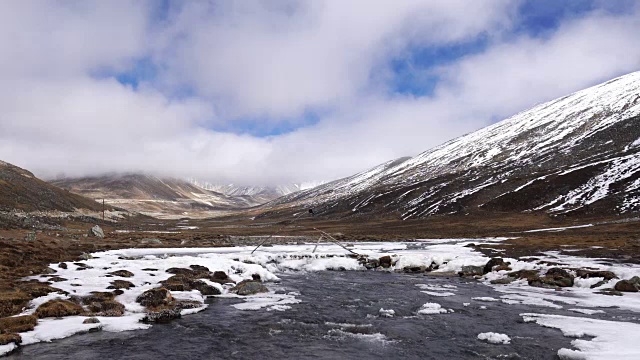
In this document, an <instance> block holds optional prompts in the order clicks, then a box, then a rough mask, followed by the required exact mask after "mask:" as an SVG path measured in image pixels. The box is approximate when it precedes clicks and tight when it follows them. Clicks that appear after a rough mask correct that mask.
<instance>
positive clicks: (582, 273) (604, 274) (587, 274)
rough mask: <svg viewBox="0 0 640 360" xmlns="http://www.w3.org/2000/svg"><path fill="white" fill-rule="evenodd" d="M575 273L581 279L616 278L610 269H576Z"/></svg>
mask: <svg viewBox="0 0 640 360" xmlns="http://www.w3.org/2000/svg"><path fill="white" fill-rule="evenodd" d="M576 275H577V276H578V277H581V278H583V279H589V278H594V277H601V278H604V279H605V280H611V279H615V278H616V274H614V273H613V272H612V271H599V270H598V271H592V270H577V271H576Z"/></svg>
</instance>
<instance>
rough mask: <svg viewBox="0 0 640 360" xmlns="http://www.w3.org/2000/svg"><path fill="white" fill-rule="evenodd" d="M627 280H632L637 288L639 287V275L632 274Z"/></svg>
mask: <svg viewBox="0 0 640 360" xmlns="http://www.w3.org/2000/svg"><path fill="white" fill-rule="evenodd" d="M629 281H630V282H632V283H633V284H634V285H635V286H637V287H638V288H640V277H638V276H634V277H632V278H631V279H629Z"/></svg>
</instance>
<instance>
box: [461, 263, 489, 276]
mask: <svg viewBox="0 0 640 360" xmlns="http://www.w3.org/2000/svg"><path fill="white" fill-rule="evenodd" d="M458 275H459V276H482V275H484V266H473V265H466V266H463V267H462V269H461V270H460V271H458Z"/></svg>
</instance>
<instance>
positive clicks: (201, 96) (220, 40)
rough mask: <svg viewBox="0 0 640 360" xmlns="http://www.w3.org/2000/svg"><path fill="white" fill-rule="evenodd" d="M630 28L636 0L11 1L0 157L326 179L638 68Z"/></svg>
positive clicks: (1, 35)
mask: <svg viewBox="0 0 640 360" xmlns="http://www.w3.org/2000/svg"><path fill="white" fill-rule="evenodd" d="M638 33H640V4H639V3H638V2H637V1H632V0H617V1H605V0H592V1H577V0H568V1H553V0H535V1H525V0H513V1H510V0H487V1H466V0H446V1H444V0H443V1H436V0H433V1H421V0H403V1H399V2H391V1H385V0H347V1H330V0H327V1H324V0H318V1H313V2H310V1H302V0H279V1H258V0H243V1H232V0H224V1H218V0H203V1H189V2H185V1H172V0H166V1H151V0H149V1H144V0H143V1H138V0H122V1H118V2H103V1H99V0H87V1H84V2H82V3H78V2H74V1H71V0H70V1H64V0H63V1H56V2H45V3H42V2H39V1H37V0H25V1H20V2H3V3H1V4H0V55H1V56H0V76H1V77H2V78H3V82H2V84H0V108H2V109H3V112H2V113H0V159H2V160H5V161H9V162H14V163H16V164H18V165H21V166H23V167H25V168H28V169H30V170H32V171H34V172H36V173H37V174H39V175H41V176H45V177H46V176H51V175H52V174H53V175H55V174H58V173H61V172H64V173H65V174H68V175H72V176H80V175H87V174H96V173H99V172H113V171H129V172H130V171H144V172H152V173H157V174H166V175H172V176H174V175H175V176H186V177H198V178H202V179H206V180H211V181H214V182H215V181H221V182H244V183H248V184H255V183H283V182H291V181H296V182H299V181H314V180H329V179H333V178H337V177H341V176H347V175H351V174H353V173H355V172H358V171H361V170H364V169H367V168H368V167H371V166H375V165H377V164H379V163H382V162H385V161H387V160H390V159H394V158H398V157H402V156H411V155H416V154H418V153H420V152H422V151H425V150H427V149H429V148H431V147H434V146H437V145H439V144H441V143H443V142H446V141H448V140H450V139H452V138H455V137H456V136H460V135H462V134H465V133H468V132H471V131H474V130H476V129H479V128H481V127H483V126H486V125H488V124H491V123H493V122H496V121H500V120H502V119H505V118H507V117H508V116H510V115H512V114H514V113H517V112H519V111H522V110H525V109H527V108H528V107H531V106H533V105H535V104H538V103H540V102H543V101H547V100H552V99H554V98H557V97H561V96H564V95H567V94H568V93H571V92H573V91H577V90H580V89H583V88H586V87H588V86H591V85H595V84H597V83H599V82H603V81H606V80H608V79H611V78H613V77H616V76H620V75H623V74H625V73H629V72H632V71H638V70H639V69H640V45H639V42H638V41H637V34H638ZM16 34H20V36H16ZM51 134H55V136H52V135H51ZM95 134H100V136H99V137H96V136H95ZM33 143H38V145H39V146H37V147H34V146H30V145H29V144H33ZM78 149H82V150H81V151H78ZM69 159H73V161H69ZM95 159H101V161H100V163H96V161H95ZM61 169H62V170H61Z"/></svg>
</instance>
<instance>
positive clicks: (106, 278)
mask: <svg viewBox="0 0 640 360" xmlns="http://www.w3.org/2000/svg"><path fill="white" fill-rule="evenodd" d="M504 240H506V239H505V238H492V239H439V240H423V241H414V242H387V243H380V242H375V243H373V242H371V243H356V244H353V245H349V247H348V248H349V249H350V250H351V251H353V252H354V253H357V254H360V255H365V256H368V259H374V260H377V259H379V258H381V257H383V256H389V258H390V259H391V265H390V267H389V268H385V269H383V268H379V269H380V270H382V271H403V270H404V269H407V268H414V267H417V268H430V269H434V270H433V271H432V272H433V273H455V272H458V271H460V270H461V269H462V267H463V266H484V265H485V264H486V263H487V261H488V258H487V257H486V256H484V255H483V254H482V253H480V252H478V251H475V250H474V247H473V246H468V245H470V244H471V243H474V244H476V245H478V244H479V243H484V244H495V243H499V242H501V241H504ZM253 250H254V247H248V246H247V247H223V248H176V249H158V248H156V249H123V250H111V251H106V252H101V253H95V254H93V256H94V258H92V259H89V260H83V261H79V262H76V263H71V262H69V263H66V265H67V266H66V269H65V268H60V267H59V265H58V264H53V265H51V266H50V267H51V269H53V270H55V271H56V273H55V275H56V276H58V277H60V278H62V279H64V280H63V281H59V282H56V283H55V284H54V286H55V287H58V288H60V289H62V290H64V291H67V292H68V293H69V294H70V295H77V296H86V295H89V294H90V293H91V292H94V291H106V289H107V288H108V287H109V286H110V283H111V282H112V281H113V280H126V281H130V282H131V283H132V284H133V285H134V287H132V288H131V289H129V290H124V293H123V294H121V295H119V296H117V297H116V298H115V300H116V301H118V302H120V303H122V304H123V305H124V306H125V310H126V311H125V315H124V316H122V317H112V318H106V317H100V318H99V320H100V322H101V323H100V324H82V321H83V319H85V317H82V316H74V317H68V318H64V319H63V320H52V319H41V320H39V323H38V326H37V327H36V329H35V330H33V331H31V332H27V333H22V334H21V335H22V336H23V344H30V343H35V342H38V341H51V340H53V339H58V338H61V337H66V336H70V335H73V334H75V333H81V332H86V331H89V330H92V329H93V327H100V328H101V329H102V330H103V331H125V330H135V329H144V328H147V327H149V325H146V324H142V323H140V322H139V320H140V319H141V318H142V317H143V316H144V315H145V308H144V307H143V306H141V305H140V304H138V303H137V302H136V301H135V300H136V298H137V297H138V296H139V295H140V294H142V293H143V292H144V291H146V290H149V289H152V288H156V287H158V286H159V284H160V282H161V281H163V280H166V279H168V278H169V277H170V276H172V275H173V274H170V273H168V272H167V270H168V269H170V268H189V267H190V266H191V265H199V266H204V267H207V268H208V269H209V270H210V271H212V272H213V271H224V272H225V273H226V274H228V276H229V277H230V278H231V279H232V280H233V281H235V282H238V281H242V280H246V279H252V277H253V276H255V275H258V276H259V277H260V279H261V280H262V281H264V282H267V285H268V283H269V282H278V281H279V280H280V279H279V276H278V274H283V273H287V272H292V271H323V270H359V271H364V270H366V267H365V266H364V265H363V262H362V261H359V260H358V259H357V258H356V257H355V256H352V254H350V253H349V252H347V251H346V250H345V249H343V248H341V247H339V246H337V245H335V244H302V245H274V246H269V247H261V248H260V249H258V250H257V251H255V252H254V253H253V254H252V253H251V252H252V251H253ZM504 260H505V261H508V262H510V265H509V267H510V268H511V269H512V270H513V271H517V270H537V271H540V272H541V273H542V274H544V273H545V272H546V271H547V270H548V269H549V268H551V267H552V266H551V265H549V264H548V263H546V262H545V261H553V262H555V263H560V264H564V267H565V268H571V269H576V268H585V267H589V268H593V269H598V270H605V271H612V272H614V273H615V274H616V275H617V276H618V277H619V278H621V279H622V278H623V279H628V278H630V277H632V276H635V275H640V267H638V266H637V265H636V266H634V265H626V264H611V263H608V262H606V260H605V259H585V258H580V257H574V256H566V255H560V254H558V253H552V252H550V253H547V254H546V255H545V256H544V257H539V258H538V259H520V260H516V259H504ZM78 264H79V265H78ZM118 270H127V271H129V272H131V273H133V276H131V277H126V278H122V277H119V276H115V275H111V274H110V273H112V272H115V271H118ZM570 271H572V270H570ZM508 272H509V271H506V270H501V271H494V272H491V273H489V274H487V275H485V276H483V277H482V278H481V281H483V282H484V283H485V284H487V285H490V286H492V287H494V288H495V289H496V290H497V291H498V292H499V293H502V295H500V296H499V298H497V297H496V298H489V297H481V298H475V299H474V300H475V301H484V302H496V301H501V302H502V303H506V304H525V305H531V306H535V307H548V308H556V309H563V308H565V306H567V305H570V307H571V309H568V310H571V311H579V312H580V313H582V314H586V315H589V316H591V315H596V316H597V315H599V314H600V313H602V311H601V310H593V309H589V308H604V307H612V306H617V307H620V308H622V309H626V310H631V311H636V312H640V294H638V293H635V294H625V296H622V297H615V301H612V300H613V299H612V297H610V296H606V295H600V294H597V293H596V291H598V290H600V289H602V288H605V287H612V286H613V284H614V281H616V280H615V279H614V280H612V281H610V282H609V283H606V284H603V285H600V286H598V288H596V289H591V288H590V286H591V285H594V284H596V283H597V282H598V281H600V280H603V279H602V278H593V279H579V278H576V282H575V285H574V286H573V287H569V288H562V291H556V290H554V289H545V288H538V287H531V286H529V285H528V284H527V281H526V280H516V281H514V282H511V283H509V284H504V285H494V284H491V280H500V279H506V278H507V273H508ZM574 275H575V273H574ZM32 278H35V279H39V280H42V281H46V280H47V279H48V277H40V276H35V277H32ZM203 281H205V282H207V281H206V280H203ZM207 283H208V284H209V285H211V286H215V287H217V288H218V289H219V290H220V291H221V292H222V295H221V296H223V297H238V298H242V299H243V300H244V302H243V303H239V304H234V305H232V306H234V307H235V308H236V309H239V310H253V311H256V310H266V311H286V310H288V309H289V308H290V307H291V306H295V304H297V303H298V302H299V301H300V300H298V299H297V298H296V296H297V295H299V294H296V293H286V294H282V293H277V294H276V292H275V291H273V289H272V291H271V292H269V293H266V294H258V295H252V296H247V297H239V296H237V295H234V294H230V293H229V289H230V287H231V285H229V284H227V285H219V284H216V283H211V282H207ZM417 286H418V287H420V289H421V290H423V291H422V292H423V293H425V294H426V295H427V296H433V297H441V298H442V297H446V296H455V295H456V288H455V286H452V285H439V286H434V285H431V284H418V285H417ZM172 294H173V296H174V297H175V298H177V299H186V300H195V301H198V302H200V303H201V304H202V306H201V307H200V308H196V309H185V310H183V312H182V314H183V315H187V314H190V313H195V312H198V311H201V310H204V308H205V304H204V300H205V297H204V296H202V295H201V294H200V293H199V292H198V291H196V290H193V291H189V292H177V291H173V292H172ZM53 298H63V299H64V298H68V296H65V295H59V294H49V295H47V296H46V297H42V298H37V299H34V300H33V301H32V303H31V306H30V308H28V309H26V310H25V312H24V313H25V314H32V313H33V312H34V311H35V309H36V308H37V306H38V305H40V304H42V303H44V302H46V301H47V300H50V299H53ZM578 308H579V309H578ZM417 312H418V313H419V314H423V315H426V314H441V313H447V312H450V311H449V310H447V309H444V308H442V306H440V305H439V304H437V303H427V304H424V305H423V306H422V307H421V308H420V309H418V310H417ZM535 319H536V322H538V323H540V324H542V322H548V321H550V320H548V319H546V320H540V321H537V320H539V319H542V318H535ZM571 319H572V317H568V316H567V317H563V318H562V319H559V320H558V319H556V320H554V321H557V322H558V323H560V322H562V321H566V322H567V323H570V322H571V321H572V320H571ZM576 319H583V318H576ZM532 321H533V320H532ZM617 323H618V324H629V323H623V322H617ZM53 324H57V325H59V326H54V325H53ZM554 324H556V325H557V323H555V322H554ZM558 326H559V325H558ZM624 326H636V325H635V324H631V325H624ZM558 328H560V327H558ZM602 339H604V340H603V341H609V338H608V337H602ZM585 342H588V341H585ZM636 344H637V343H636ZM574 345H575V344H574ZM580 345H581V346H582V347H578V346H576V347H577V348H578V349H579V350H581V351H584V352H585V353H586V350H584V349H586V347H585V346H586V345H584V344H583V343H580ZM634 345H635V344H634V343H627V345H626V346H627V348H630V347H631V348H632V347H633V346H634ZM11 350H12V348H11V346H3V347H0V354H2V353H3V352H8V351H11ZM567 351H573V350H567ZM565 352H566V351H565ZM638 352H640V349H639V350H638Z"/></svg>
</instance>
